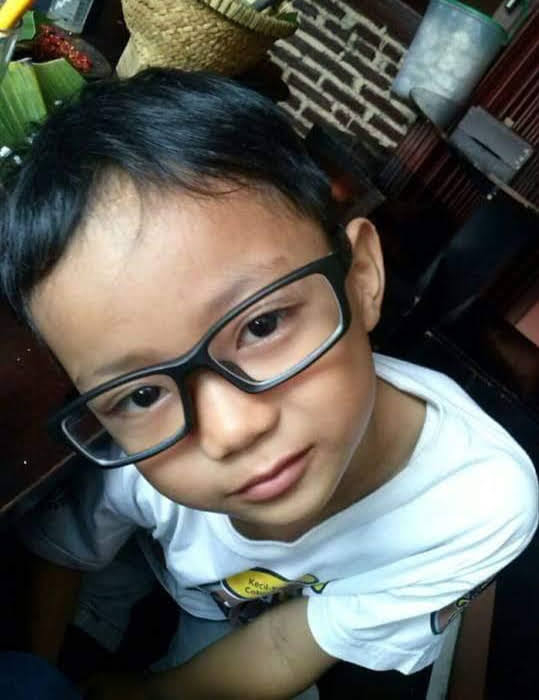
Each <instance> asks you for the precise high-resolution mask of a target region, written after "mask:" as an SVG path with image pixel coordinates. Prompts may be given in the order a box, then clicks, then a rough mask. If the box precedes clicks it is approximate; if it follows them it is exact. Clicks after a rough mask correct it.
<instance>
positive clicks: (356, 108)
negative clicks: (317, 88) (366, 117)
mask: <svg viewBox="0 0 539 700" xmlns="http://www.w3.org/2000/svg"><path fill="white" fill-rule="evenodd" d="M322 89H323V90H324V92H328V93H329V94H330V95H331V96H332V97H334V98H335V99H336V100H338V102H340V103H341V104H342V105H345V106H346V107H348V108H349V109H351V110H352V113H353V114H354V116H361V115H362V114H363V113H364V112H365V105H363V104H361V102H359V100H357V99H355V98H354V97H353V96H352V95H349V94H348V93H347V92H345V91H344V90H342V89H341V88H340V87H339V86H338V85H336V84H335V83H334V82H333V81H332V80H328V79H326V80H324V82H323V83H322Z"/></svg>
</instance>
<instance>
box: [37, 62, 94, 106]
mask: <svg viewBox="0 0 539 700" xmlns="http://www.w3.org/2000/svg"><path fill="white" fill-rule="evenodd" d="M33 65H34V72H35V75H36V78H37V81H38V83H39V85H40V87H41V93H42V95H43V99H44V101H45V105H46V107H47V112H50V111H51V110H52V109H53V108H54V107H55V106H56V105H57V104H58V103H59V102H65V101H66V100H69V99H71V98H73V97H74V96H76V95H78V94H79V92H80V91H81V90H82V88H83V87H84V85H85V84H86V81H85V80H84V78H83V77H82V75H81V74H80V73H79V72H78V71H77V70H75V68H73V66H72V65H71V64H70V63H69V62H68V61H66V59H65V58H55V59H53V60H52V61H46V62H45V63H34V64H33Z"/></svg>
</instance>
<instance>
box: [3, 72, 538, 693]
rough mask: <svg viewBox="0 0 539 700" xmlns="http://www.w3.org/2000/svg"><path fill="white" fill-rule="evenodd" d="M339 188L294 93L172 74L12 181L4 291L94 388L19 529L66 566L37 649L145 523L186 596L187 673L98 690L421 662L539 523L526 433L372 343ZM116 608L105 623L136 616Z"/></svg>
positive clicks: (285, 683)
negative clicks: (52, 477) (66, 453)
mask: <svg viewBox="0 0 539 700" xmlns="http://www.w3.org/2000/svg"><path fill="white" fill-rule="evenodd" d="M330 204H331V197H330V188H329V184H328V181H327V179H326V177H325V176H324V174H323V173H322V172H321V171H320V169H319V168H318V167H317V166H316V165H315V164H314V163H313V162H312V161H311V160H310V159H309V157H308V156H307V155H306V153H305V151H304V149H303V147H302V144H301V142H300V140H299V139H298V138H297V137H296V136H295V135H294V133H293V131H292V130H291V129H290V127H289V126H288V124H287V123H286V121H285V120H284V118H283V116H282V115H281V113H280V112H279V110H278V109H277V108H276V107H275V106H273V105H272V104H271V103H269V102H268V101H266V100H265V99H264V98H262V97H261V96H259V95H257V94H256V93H253V92H251V91H249V90H247V89H246V88H243V87H240V86H239V85H237V84H235V83H233V82H231V81H228V80H226V79H223V78H218V77H211V76H205V75H201V74H188V73H181V72H174V71H165V70H152V71H149V72H147V73H144V74H140V75H139V76H137V77H135V78H132V79H130V80H127V81H125V82H117V83H110V84H104V85H100V86H95V87H93V88H92V89H89V90H88V91H87V92H86V93H85V94H84V95H83V96H82V98H81V99H80V101H79V102H78V103H77V104H74V105H72V106H68V107H66V108H65V109H62V110H61V111H59V112H58V113H57V114H56V116H53V117H52V118H51V119H50V121H49V122H48V123H47V124H46V125H45V126H44V128H43V129H42V131H41V133H40V135H39V136H38V137H37V138H36V139H35V142H34V144H33V148H32V152H31V154H30V155H29V157H28V159H27V160H26V162H25V164H24V165H23V167H22V169H21V171H20V174H19V175H18V177H17V180H16V182H14V183H13V184H12V185H11V187H10V189H9V194H8V195H6V196H5V202H4V203H3V207H2V214H1V217H2V218H1V227H0V230H1V233H2V238H1V240H2V280H3V286H4V290H5V291H6V293H7V294H8V296H9V298H10V299H11V301H12V303H13V305H14V306H15V308H16V309H17V310H18V311H19V313H21V314H22V315H23V316H24V317H25V318H26V320H27V321H28V322H29V323H30V324H32V325H33V327H34V328H35V329H36V331H37V332H38V333H39V335H40V336H41V337H42V338H43V339H44V341H45V342H46V343H47V345H48V346H49V347H50V349H51V351H52V352H53V354H54V355H55V357H56V358H57V359H58V361H59V362H60V363H61V365H62V366H63V367H64V368H65V370H66V371H67V373H68V374H69V376H70V377H71V378H72V380H73V382H74V384H75V386H76V387H77V389H78V390H79V392H80V394H81V397H80V398H78V399H77V400H75V401H74V402H71V403H70V404H69V405H68V406H66V407H65V408H64V409H63V410H62V411H61V412H60V413H59V414H58V415H57V416H56V419H55V420H54V421H53V423H54V426H55V429H56V430H57V432H58V434H59V435H60V436H62V437H63V439H65V440H67V442H68V443H69V444H70V445H72V447H73V448H74V449H76V450H78V451H79V452H80V453H82V454H84V455H86V457H88V459H89V460H90V461H91V462H93V463H94V464H95V465H97V467H96V468H95V469H94V470H92V471H91V472H89V473H85V474H83V475H81V479H80V481H78V482H74V485H72V486H71V489H70V490H71V496H70V497H65V498H63V499H57V500H56V501H55V502H54V503H52V504H45V505H44V506H43V507H42V508H41V512H40V513H38V514H36V515H34V517H33V518H32V519H31V523H30V524H29V526H28V529H27V531H26V535H25V539H26V541H27V542H28V544H29V546H30V547H31V548H32V549H33V550H34V552H35V553H36V554H38V555H39V556H41V557H43V558H44V559H47V560H49V561H50V562H51V564H50V565H48V566H47V565H45V564H44V565H43V571H42V577H43V578H42V579H38V580H37V581H36V587H37V590H38V594H39V593H40V592H41V594H42V595H43V597H44V598H49V601H48V604H49V606H51V608H52V610H51V611H50V612H49V614H48V616H47V619H43V618H39V619H38V622H37V623H36V630H35V645H34V646H35V650H37V651H39V652H40V653H42V654H44V655H45V656H47V655H48V656H49V657H50V658H53V657H54V655H55V654H56V653H57V650H58V648H59V646H60V644H61V639H62V634H63V628H64V627H63V626H64V624H65V623H66V622H67V621H68V619H69V616H68V611H69V606H70V604H71V602H72V601H73V600H74V599H75V596H76V593H77V591H78V586H79V580H80V574H79V573H78V572H80V571H89V572H95V571H98V570H99V569H103V567H106V566H107V565H109V564H110V562H112V561H113V560H114V558H115V556H116V554H117V553H118V551H119V550H120V549H121V548H122V546H123V545H124V544H125V543H126V542H127V540H128V539H129V538H130V537H131V536H132V535H133V534H134V533H138V535H139V536H138V541H139V544H140V547H141V549H142V551H143V553H144V557H145V560H146V561H147V562H148V563H149V565H150V567H151V569H152V570H153V572H154V574H155V575H156V576H157V578H158V579H159V580H160V581H161V583H162V584H163V586H164V587H165V588H166V589H167V590H168V591H169V593H170V594H171V595H172V597H173V598H174V599H175V600H176V601H177V602H178V605H179V607H180V608H181V610H182V615H181V617H182V621H181V624H180V627H179V632H178V634H177V635H176V637H175V639H174V641H173V644H172V647H171V651H170V654H169V655H168V656H167V658H166V659H165V660H164V662H163V663H162V664H161V665H160V666H158V668H161V669H163V668H168V670H165V671H159V672H156V673H154V674H150V675H149V676H146V677H144V679H140V678H138V677H137V678H136V679H134V678H132V677H130V676H128V677H125V678H122V679H120V680H118V679H117V678H116V679H112V678H111V679H102V680H101V681H100V683H101V686H100V691H99V692H101V693H102V696H101V695H100V696H99V697H114V698H115V700H118V698H122V697H129V698H136V697H141V698H142V697H144V698H176V697H178V698H182V699H183V698H256V699H257V700H263V699H265V698H268V699H269V698H290V697H293V696H295V695H297V694H298V693H301V692H302V691H304V690H305V689H306V688H309V687H310V686H312V684H313V683H315V682H316V680H317V678H318V677H319V676H320V675H321V674H322V673H323V672H324V671H325V670H327V669H328V668H329V667H330V666H331V665H332V664H334V663H335V662H336V661H337V660H338V659H344V660H346V661H349V662H352V663H354V664H358V665H362V666H365V667H367V668H370V669H375V670H385V669H398V670H399V671H401V672H402V673H405V674H409V673H412V672H414V671H416V670H419V669H421V668H423V667H425V666H427V665H428V664H430V663H431V662H433V661H434V659H435V658H436V657H437V655H438V653H439V650H440V647H441V645H442V642H443V639H444V632H445V629H446V628H447V625H448V624H449V621H450V619H452V617H453V616H454V614H455V613H456V611H457V610H458V609H460V608H461V607H462V606H463V604H464V603H465V602H466V601H467V600H470V599H471V598H472V597H473V595H474V593H475V592H477V591H478V590H481V589H482V588H483V587H484V586H485V585H486V584H487V583H488V582H489V581H490V580H491V579H492V578H493V576H494V575H495V574H496V573H497V572H498V571H499V570H500V569H501V568H503V567H504V566H506V565H507V564H508V563H509V562H510V561H511V560H512V559H513V558H514V557H516V556H517V555H518V554H519V552H521V551H522V550H523V549H524V548H525V547H526V545H527V544H528V542H529V541H530V539H531V537H532V535H533V533H534V531H535V528H536V524H537V480H536V476H535V472H534V469H533V466H532V464H531V463H530V460H529V459H528V457H527V456H526V454H525V453H524V452H523V451H522V449H520V447H519V446H518V445H517V444H516V443H515V442H514V441H513V440H512V438H511V437H510V436H509V435H508V434H507V433H506V432H505V431H504V430H503V429H502V428H501V427H500V426H499V425H497V424H496V423H495V422H494V421H493V420H491V419H490V418H489V417H488V416H486V415H485V414H484V413H483V412H482V411H481V409H480V408H479V407H478V406H477V405H476V404H475V403H474V402H473V401H472V400H471V399H470V398H469V397H468V396H467V395H466V394H465V392H464V391H462V390H461V389H460V388H459V387H458V386H457V385H456V384H455V383H454V382H453V381H452V380H450V379H449V378H448V377H446V376H444V375H442V374H439V373H437V372H434V371H431V370H428V369H425V368H422V367H418V366H415V365H412V364H409V363H406V362H402V361H399V360H396V359H392V358H389V357H383V356H374V357H373V354H372V352H371V349H370V346H369V339H368V334H369V332H370V331H371V330H372V329H373V328H374V327H375V325H376V323H377V321H378V317H379V314H380V306H381V302H382V295H383V289H384V271H383V264H382V254H381V251H380V246H379V242H378V237H377V234H376V231H375V230H374V228H373V226H372V225H371V224H370V223H369V222H368V221H366V220H364V219H354V220H352V221H350V222H348V224H347V225H346V229H345V230H344V229H342V228H341V227H340V226H339V225H337V222H335V221H332V218H331V206H330ZM99 467H102V468H103V469H99ZM127 565H128V564H127ZM112 566H114V564H113V565H112ZM92 576H94V577H96V578H97V579H98V580H99V576H100V574H95V573H94V574H91V575H90V578H91V577H92ZM47 577H49V578H47ZM51 580H54V581H55V583H54V585H52V584H51V583H50V581H51ZM47 582H48V583H47ZM98 582H99V581H98ZM124 595H125V597H126V598H127V597H129V596H128V593H127V592H126V593H125V594H124ZM51 598H52V600H50V599H51ZM103 598H106V591H105V595H104V596H103ZM94 602H95V599H94ZM109 603H110V601H109ZM117 603H118V601H116V602H113V603H110V604H111V605H113V606H114V605H116V604H117ZM121 603H122V601H121V600H120V602H119V604H120V605H121ZM97 605H98V604H97V603H95V606H97ZM79 614H80V615H82V613H80V611H79ZM99 614H100V613H99V611H98V610H97V607H93V608H92V603H89V604H88V607H87V609H86V616H85V617H84V615H82V617H83V618H84V619H85V620H86V622H87V629H89V630H90V632H91V631H92V624H93V625H94V627H93V629H95V630H98V629H101V630H103V629H107V630H109V632H110V630H111V629H112V627H113V626H114V625H115V624H116V625H117V626H119V627H121V625H119V624H118V623H117V622H115V621H114V620H112V621H110V624H109V621H107V620H103V619H97V620H96V618H97V617H99ZM80 619H82V618H80ZM47 620H48V623H47ZM246 622H248V624H245V623H246ZM47 624H50V625H51V629H48V628H47V626H46V625H47ZM81 624H84V623H81ZM107 624H108V627H107ZM231 629H233V631H230V630H231ZM229 632H230V633H229ZM95 634H96V636H97V635H98V632H96V633H95ZM118 634H120V633H118ZM182 635H183V637H182ZM223 635H224V636H223ZM104 636H105V635H104ZM219 637H221V639H220V640H219V641H213V640H215V639H217V638H219ZM195 638H197V639H198V641H196V639H195ZM201 640H202V641H201ZM102 641H103V642H104V643H106V639H104V640H102ZM211 641H213V643H210V642H211ZM186 648H187V651H186ZM198 649H201V651H200V653H198V654H196V655H195V656H192V658H190V660H188V659H189V657H190V656H191V655H192V654H193V653H194V652H195V651H197V650H198ZM308 692H309V691H308ZM107 693H108V695H107ZM311 696H312V695H311Z"/></svg>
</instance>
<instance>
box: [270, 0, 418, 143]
mask: <svg viewBox="0 0 539 700" xmlns="http://www.w3.org/2000/svg"><path fill="white" fill-rule="evenodd" d="M292 4H293V8H294V10H295V11H296V12H297V13H298V20H299V28H298V30H297V31H296V33H295V34H294V35H293V36H292V37H291V38H290V39H287V40H280V41H278V42H277V43H276V44H275V45H274V47H273V49H272V51H271V57H272V61H273V62H274V63H276V64H277V65H278V66H279V67H280V68H281V70H282V71H283V80H284V81H285V82H286V83H287V85H288V87H289V89H290V98H289V99H288V101H287V102H286V103H284V104H283V107H284V109H285V111H287V112H288V113H289V114H290V116H291V117H292V120H293V122H294V124H295V126H296V128H297V129H298V131H299V132H300V133H301V134H305V133H306V132H307V131H308V130H309V128H310V127H311V126H312V124H313V123H315V122H316V123H321V124H323V123H327V124H331V125H333V126H337V127H339V128H340V129H343V130H345V131H348V132H350V133H352V134H354V135H356V136H359V137H361V136H362V135H365V134H366V135H368V137H369V138H371V139H375V141H376V142H377V143H379V144H380V145H381V146H383V147H386V148H389V149H392V148H394V147H396V146H397V145H398V144H399V143H400V141H401V140H402V138H403V137H404V136H405V134H406V132H407V130H408V127H409V126H410V124H412V123H413V121H414V119H415V114H414V112H413V111H411V110H410V109H409V108H408V107H407V106H406V105H405V104H404V103H403V102H401V101H399V100H398V99H396V98H395V97H394V96H392V95H391V94H390V86H391V83H392V81H393V78H394V77H395V75H396V74H397V71H398V66H399V62H400V61H401V59H402V57H403V55H404V52H405V51H406V47H405V46H404V45H403V44H402V43H400V42H399V41H398V40H397V39H395V38H394V37H393V36H392V35H391V34H390V31H389V30H388V27H387V26H386V25H385V24H383V23H381V22H380V21H379V20H378V21H373V19H370V18H369V17H367V16H366V14H364V13H363V12H359V11H358V10H357V9H356V8H355V7H353V6H352V3H351V2H345V1H343V0H293V2H292Z"/></svg>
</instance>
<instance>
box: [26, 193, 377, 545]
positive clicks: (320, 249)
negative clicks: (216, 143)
mask: <svg viewBox="0 0 539 700" xmlns="http://www.w3.org/2000/svg"><path fill="white" fill-rule="evenodd" d="M349 231H350V232H351V238H352V242H353V244H354V251H355V264H354V265H353V266H352V269H351V271H350V273H349V275H348V278H347V294H348V298H349V302H350V306H351V311H352V324H351V327H350V329H349V330H348V332H347V333H346V334H345V335H344V337H343V338H342V339H341V340H340V341H339V342H338V343H337V344H336V345H335V346H334V347H333V348H332V349H331V350H330V351H329V352H327V353H326V354H325V355H323V356H322V357H321V358H320V359H319V360H318V361H317V362H315V363H314V364H313V365H312V366H311V367H309V368H308V369H306V370H304V371H303V372H301V373H300V374H298V375H296V376H295V377H293V378H292V379H290V380H289V381H287V382H285V383H283V384H281V385H279V386H277V387H275V388H274V389H271V390H269V391H266V392H263V393H259V394H247V393H244V392H242V391H240V390H239V389H237V388H236V387H234V386H233V385H232V384H230V383H229V382H227V381H226V380H225V379H223V378H222V377H220V376H218V375H217V374H215V373H213V372H211V371H200V372H198V373H197V374H195V375H193V376H191V377H190V379H189V386H190V390H191V392H192V397H193V404H194V410H195V427H194V429H193V431H192V432H191V433H190V434H189V435H188V436H187V437H186V438H184V439H183V440H181V441H180V442H178V443H177V444H175V445H174V446H172V447H171V448H169V449H168V450H166V451H164V452H162V453H160V454H158V455H156V456H155V457H153V458H150V459H148V460H145V461H142V462H141V463H140V464H139V465H138V469H139V470H140V472H141V473H142V474H143V475H144V476H145V478H146V479H147V480H148V481H149V482H150V483H151V484H153V486H154V487H155V488H156V489H157V490H158V491H160V492H161V493H162V494H163V495H165V496H167V497H168V498H170V499H172V500H173V501H176V502H178V503H181V504H184V505H186V506H189V507H192V508H196V509H202V510H211V511H217V512H224V513H227V514H229V515H230V516H231V517H232V518H233V519H234V520H236V521H239V522H241V521H243V522H244V523H245V524H247V523H248V524H249V527H253V528H255V529H256V528H258V529H259V531H260V532H261V533H270V535H269V536H271V533H278V532H279V531H280V530H281V529H282V530H283V531H284V530H285V529H286V527H287V526H288V525H289V524H293V523H302V522H305V523H307V522H308V523H310V524H312V523H313V522H316V521H317V519H318V517H319V516H320V515H321V514H322V513H323V512H324V510H325V509H326V510H327V509H328V508H330V509H331V507H332V503H333V502H334V501H335V499H339V498H342V497H343V493H342V491H343V488H344V487H345V484H346V489H349V484H350V472H351V471H353V470H354V469H358V468H359V465H356V464H355V461H357V460H355V461H354V460H352V457H353V455H354V453H355V452H356V449H357V447H358V445H359V444H360V443H361V441H362V439H363V438H364V436H365V433H366V431H368V426H369V420H370V417H371V413H372V410H373V405H374V398H375V377H374V372H373V365H372V357H371V351H370V347H369V343H368V338H367V331H368V330H370V329H371V327H372V326H373V325H374V323H375V322H376V314H377V308H379V304H380V300H381V291H380V290H379V289H375V286H376V280H378V282H379V284H380V285H382V282H381V279H382V273H381V271H380V266H381V260H380V259H379V256H378V253H377V249H376V246H374V245H372V237H373V235H375V234H373V232H372V229H371V228H370V226H369V225H368V224H365V223H364V222H363V223H362V222H360V221H358V220H356V221H355V222H352V223H351V224H350V225H349ZM365 231H367V233H365ZM361 237H365V238H369V239H371V242H370V243H369V241H362V240H361ZM373 251H374V252H373ZM328 252H330V249H329V246H328V242H327V240H326V238H325V236H324V234H323V233H322V232H321V231H320V230H319V228H318V227H317V226H316V224H314V223H313V222H311V221H309V220H307V219H305V218H302V217H300V216H299V215H297V214H295V213H293V212H292V211H291V210H290V209H289V208H288V207H286V206H285V205H284V204H283V202H282V201H281V200H280V199H279V197H277V196H273V197H272V196H270V195H269V194H268V193H266V194H262V193H261V192H256V191H254V190H252V189H251V190H248V189H243V190H239V191H237V192H235V193H233V194H229V195H226V196H220V197H214V198H209V197H206V198H198V199H194V198H191V197H187V196H185V195H182V194H178V193H168V194H166V195H159V196H157V195H149V196H147V197H145V198H144V200H141V199H140V198H139V197H138V196H137V194H136V192H135V190H134V188H133V187H132V186H130V185H129V184H128V183H123V184H121V186H118V187H117V188H116V190H112V191H111V192H110V193H109V194H108V195H107V196H106V197H103V201H102V202H101V203H100V204H99V205H97V207H96V208H95V211H93V212H92V213H91V215H90V216H89V217H88V220H87V221H86V223H85V225H84V227H83V228H82V230H81V231H80V233H79V235H78V236H77V238H75V239H74V241H73V242H72V244H71V246H70V247H69V249H68V252H67V253H66V254H65V255H64V257H63V258H62V260H61V261H60V263H59V264H58V265H57V266H56V268H55V269H54V270H53V271H52V273H51V274H50V275H49V276H48V277H47V279H46V280H45V281H44V282H43V283H42V284H41V285H40V286H39V287H38V289H37V290H36V293H35V294H34V297H33V299H32V303H31V310H32V313H33V316H34V319H35V321H36V324H37V326H38V328H39V329H40V331H41V332H42V334H43V336H44V338H45V340H46V341H47V343H48V344H49V345H50V347H51V349H52V350H53V352H54V353H55V354H56V356H57V357H58V359H59V360H60V362H61V363H62V364H63V366H64V367H65V368H66V370H67V372H68V373H69V375H70V376H71V378H72V379H73V381H74V382H75V384H76V386H77V388H78V389H79V390H80V391H81V392H82V391H87V390H89V389H91V388H93V387H94V386H97V385H98V384H102V383H103V382H105V381H107V380H108V379H112V378H114V377H117V376H119V375H120V374H124V373H126V372H128V371H131V370H135V369H140V368H142V367H145V366H148V365H153V364H156V363H158V362H162V361H165V360H168V359H171V358H174V357H177V356H179V355H182V354H183V353H185V352H186V351H187V350H189V349H190V348H191V347H192V346H193V345H194V344H195V343H196V341H197V340H198V339H199V338H200V337H201V336H202V335H203V334H204V333H205V332H206V331H207V329H208V328H209V327H210V326H211V325H212V324H213V323H214V322H215V321H216V320H217V319H218V318H220V317H221V316H222V315H223V314H224V313H225V312H226V311H227V310H228V309H229V308H231V307H232V306H235V305H236V304H238V303H239V302H240V301H241V300H242V299H244V298H246V297H247V296H249V295H250V294H252V293H253V292H255V291H257V290H258V289H260V288H261V287H263V286H265V285H267V284H269V283H270V282H272V281H274V280H275V279H277V278H279V277H281V276H283V275H285V274H287V273H289V272H291V271H293V270H295V269H296V268H299V267H301V266H302V265H305V264H306V263H309V262H311V261H313V260H315V259H317V258H320V257H322V256H324V255H326V254H327V253H328ZM377 256H378V257H377ZM240 279H241V280H242V284H241V290H240V289H236V290H235V287H236V286H237V283H238V280H240ZM224 297H227V298H228V301H227V306H226V308H222V307H221V303H220V302H221V301H222V300H223V298H224ZM108 365H115V368H114V370H103V368H105V367H107V366H108ZM345 475H347V478H346V479H344V477H345ZM257 477H260V478H262V481H261V482H260V483H259V484H258V486H255V487H251V488H245V486H246V484H247V483H248V482H251V481H252V480H253V478H255V479H256V478H257ZM352 481H353V480H352Z"/></svg>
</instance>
